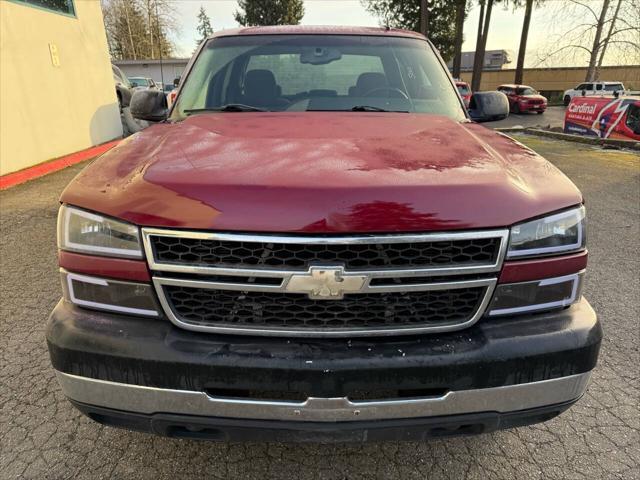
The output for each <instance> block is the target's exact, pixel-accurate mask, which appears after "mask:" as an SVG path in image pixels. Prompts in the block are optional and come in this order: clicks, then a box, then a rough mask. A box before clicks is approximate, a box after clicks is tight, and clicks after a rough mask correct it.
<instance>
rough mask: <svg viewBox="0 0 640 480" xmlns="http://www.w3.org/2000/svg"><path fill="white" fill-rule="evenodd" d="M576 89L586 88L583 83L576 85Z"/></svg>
mask: <svg viewBox="0 0 640 480" xmlns="http://www.w3.org/2000/svg"><path fill="white" fill-rule="evenodd" d="M576 90H584V83H581V84H580V85H578V86H577V87H576Z"/></svg>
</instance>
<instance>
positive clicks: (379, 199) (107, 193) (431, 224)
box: [61, 112, 582, 233]
mask: <svg viewBox="0 0 640 480" xmlns="http://www.w3.org/2000/svg"><path fill="white" fill-rule="evenodd" d="M61 201H62V202H65V203H68V204H71V205H76V206H79V207H82V208H85V209H88V210H93V211H97V212H100V213H103V214H105V215H110V216H113V217H117V218H121V219H124V220H127V221H129V222H132V223H135V224H137V225H145V226H158V227H161V226H166V227H179V228H190V229H210V230H218V231H237V232H242V231H261V232H316V233H322V232H326V233H331V232H391V231H436V230H439V231H443V230H460V229H471V228H488V227H504V226H507V225H511V224H513V223H516V222H519V221H522V220H525V219H528V218H531V217H535V216H538V215H541V214H545V213H548V212H550V211H554V210H559V209H562V208H565V207H569V206H572V205H575V204H578V203H580V202H581V201H582V198H581V195H580V192H579V191H578V190H577V189H576V187H575V186H574V185H573V184H572V183H571V181H569V180H568V179H567V178H566V177H565V176H564V175H563V174H562V173H561V172H560V171H559V170H558V169H557V168H555V167H554V166H553V165H551V164H550V163H548V162H547V161H546V160H544V159H543V158H541V157H540V156H538V155H537V154H535V153H534V152H533V151H531V150H529V149H528V148H526V147H524V146H523V145H521V144H519V143H517V142H515V141H514V140H511V139H510V138H508V137H506V136H504V135H502V134H499V133H495V132H493V131H491V130H488V129H486V128H484V127H482V126H480V125H476V124H472V123H459V122H455V121H452V120H450V119H448V118H446V117H441V116H434V115H425V114H415V115H414V114H406V113H365V112H345V113H336V112H300V113H260V112H250V113H247V112H245V113H211V114H209V113H207V114H201V115H194V116H192V117H189V118H187V119H186V120H184V121H182V122H180V123H174V124H158V125H155V126H153V127H150V128H148V129H147V130H145V131H143V132H140V133H138V134H135V135H133V136H131V137H129V138H127V139H126V140H124V141H122V142H121V143H120V144H119V145H118V146H117V147H115V148H113V149H112V150H110V151H109V152H107V153H106V154H104V155H103V156H102V157H100V158H99V159H97V160H96V161H94V162H93V163H91V164H90V165H89V166H88V167H87V168H85V169H84V170H83V171H82V172H81V173H80V174H79V175H78V176H77V177H76V178H75V179H74V181H73V182H72V183H71V184H70V185H69V186H68V187H67V188H66V190H65V191H64V192H63V194H62V197H61Z"/></svg>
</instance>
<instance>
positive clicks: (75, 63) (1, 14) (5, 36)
mask: <svg viewBox="0 0 640 480" xmlns="http://www.w3.org/2000/svg"><path fill="white" fill-rule="evenodd" d="M74 4H75V9H76V17H75V18H74V17H70V16H65V15H62V14H59V13H55V12H51V11H47V10H42V9H38V8H33V7H31V6H29V5H24V4H20V3H17V2H12V1H8V0H0V175H4V174H7V173H10V172H14V171H17V170H21V169H23V168H26V167H30V166H32V165H36V164H38V163H42V162H44V161H47V160H50V159H53V158H57V157H60V156H63V155H66V154H69V153H73V152H77V151H79V150H83V149H85V148H88V147H91V146H94V145H98V144H100V143H104V142H106V141H109V140H112V139H114V138H117V137H120V136H121V135H122V124H121V122H120V114H119V110H118V100H117V98H116V94H115V87H114V82H113V74H112V72H111V62H110V58H109V51H108V47H107V39H106V35H105V30H104V24H103V20H102V11H101V10H100V1H99V0H74ZM50 44H53V45H54V46H55V48H57V52H58V58H59V66H54V64H53V61H52V55H51V52H50Z"/></svg>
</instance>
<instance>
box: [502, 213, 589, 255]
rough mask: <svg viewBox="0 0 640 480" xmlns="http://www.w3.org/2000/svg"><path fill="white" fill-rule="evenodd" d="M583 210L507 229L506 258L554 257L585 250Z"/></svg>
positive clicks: (551, 216) (559, 214)
mask: <svg viewBox="0 0 640 480" xmlns="http://www.w3.org/2000/svg"><path fill="white" fill-rule="evenodd" d="M585 223H586V221H585V209H584V207H582V206H581V207H578V208H574V209H572V210H567V211H565V212H561V213H556V214H554V215H550V216H548V217H543V218H539V219H537V220H532V221H530V222H526V223H521V224H520V225H516V226H514V227H512V228H511V236H510V238H509V251H508V252H507V258H519V257H530V256H534V255H536V256H538V255H554V254H558V253H569V252H575V251H578V250H583V249H584V248H585V246H586V231H585Z"/></svg>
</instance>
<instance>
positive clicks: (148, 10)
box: [147, 0, 155, 59]
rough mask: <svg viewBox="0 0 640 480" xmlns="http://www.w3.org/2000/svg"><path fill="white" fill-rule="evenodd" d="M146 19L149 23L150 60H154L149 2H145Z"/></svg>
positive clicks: (148, 0) (149, 0)
mask: <svg viewBox="0 0 640 480" xmlns="http://www.w3.org/2000/svg"><path fill="white" fill-rule="evenodd" d="M147 18H148V22H149V47H150V48H151V59H154V58H155V57H154V55H153V26H152V24H151V0H147Z"/></svg>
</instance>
